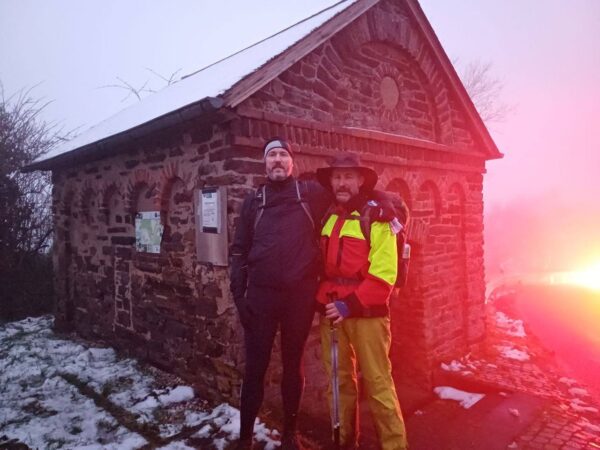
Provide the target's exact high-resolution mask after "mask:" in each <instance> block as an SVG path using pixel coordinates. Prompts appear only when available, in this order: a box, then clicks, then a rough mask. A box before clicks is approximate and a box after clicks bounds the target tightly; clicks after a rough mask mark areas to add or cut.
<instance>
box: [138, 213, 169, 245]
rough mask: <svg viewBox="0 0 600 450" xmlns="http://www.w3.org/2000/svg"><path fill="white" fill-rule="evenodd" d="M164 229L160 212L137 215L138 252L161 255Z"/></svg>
mask: <svg viewBox="0 0 600 450" xmlns="http://www.w3.org/2000/svg"><path fill="white" fill-rule="evenodd" d="M163 229H164V227H163V224H162V223H160V212H159V211H146V212H139V213H137V214H136V216H135V249H136V250H137V251H138V252H145V253H160V242H161V240H162V235H163Z"/></svg>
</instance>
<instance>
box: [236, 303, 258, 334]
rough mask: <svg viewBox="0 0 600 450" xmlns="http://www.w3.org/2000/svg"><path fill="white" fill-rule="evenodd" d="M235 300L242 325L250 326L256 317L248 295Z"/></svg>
mask: <svg viewBox="0 0 600 450" xmlns="http://www.w3.org/2000/svg"><path fill="white" fill-rule="evenodd" d="M234 302H235V306H236V308H237V310H238V314H239V316H240V322H242V326H243V327H244V328H248V326H249V325H250V323H252V321H253V320H254V318H255V314H254V311H252V308H251V307H250V302H249V301H248V299H247V298H246V297H237V298H236V299H235V300H234Z"/></svg>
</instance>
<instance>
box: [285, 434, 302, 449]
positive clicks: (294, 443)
mask: <svg viewBox="0 0 600 450" xmlns="http://www.w3.org/2000/svg"><path fill="white" fill-rule="evenodd" d="M281 450H305V448H304V446H303V445H302V444H300V440H299V439H298V435H297V434H295V433H294V434H286V435H284V436H283V438H282V439H281Z"/></svg>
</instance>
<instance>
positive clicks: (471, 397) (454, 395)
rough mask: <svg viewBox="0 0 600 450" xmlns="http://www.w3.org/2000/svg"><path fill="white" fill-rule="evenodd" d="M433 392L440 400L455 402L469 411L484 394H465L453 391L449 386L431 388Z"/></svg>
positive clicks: (456, 390)
mask: <svg viewBox="0 0 600 450" xmlns="http://www.w3.org/2000/svg"><path fill="white" fill-rule="evenodd" d="M433 392H435V393H436V394H437V396H438V397H439V398H441V399H442V400H455V401H457V402H459V403H460V406H462V407H463V408H465V409H469V408H470V407H471V406H473V405H474V404H475V403H477V402H478V401H479V400H481V399H482V398H483V397H485V394H475V393H473V392H465V391H461V390H459V389H455V388H453V387H450V386H438V387H435V388H433Z"/></svg>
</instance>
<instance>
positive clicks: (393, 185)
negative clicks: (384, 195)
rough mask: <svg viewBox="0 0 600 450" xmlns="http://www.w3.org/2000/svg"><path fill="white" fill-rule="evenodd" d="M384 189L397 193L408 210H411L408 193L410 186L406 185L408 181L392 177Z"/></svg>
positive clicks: (410, 200)
mask: <svg viewBox="0 0 600 450" xmlns="http://www.w3.org/2000/svg"><path fill="white" fill-rule="evenodd" d="M385 190H386V191H390V192H395V193H396V194H399V195H400V197H402V199H403V200H404V202H405V203H406V206H408V210H409V211H411V210H412V197H411V195H410V188H409V187H408V183H407V182H406V181H404V180H403V179H402V178H394V179H392V180H391V181H390V182H389V183H388V185H387V186H386V187H385Z"/></svg>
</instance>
